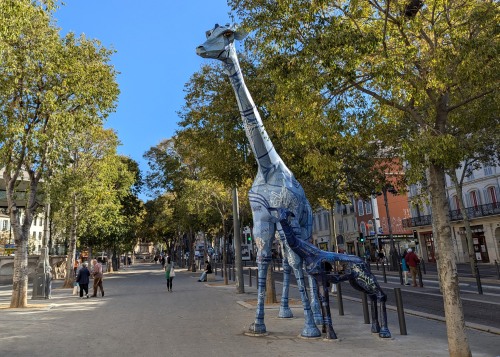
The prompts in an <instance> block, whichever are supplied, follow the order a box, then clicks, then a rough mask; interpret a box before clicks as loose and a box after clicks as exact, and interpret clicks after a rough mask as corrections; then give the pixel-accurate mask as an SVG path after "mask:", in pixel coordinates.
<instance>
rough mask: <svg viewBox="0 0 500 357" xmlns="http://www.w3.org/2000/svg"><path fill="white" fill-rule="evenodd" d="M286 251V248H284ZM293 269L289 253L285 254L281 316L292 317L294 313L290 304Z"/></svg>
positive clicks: (279, 315) (279, 314)
mask: <svg viewBox="0 0 500 357" xmlns="http://www.w3.org/2000/svg"><path fill="white" fill-rule="evenodd" d="M282 251H283V252H284V250H283V249H282ZM291 271H292V267H291V266H290V264H288V258H287V254H284V255H283V291H282V293H281V305H280V311H279V313H278V317H279V318H284V319H287V318H292V317H293V313H292V310H291V309H290V306H289V304H288V293H289V290H290V273H291Z"/></svg>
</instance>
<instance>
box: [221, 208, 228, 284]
mask: <svg viewBox="0 0 500 357" xmlns="http://www.w3.org/2000/svg"><path fill="white" fill-rule="evenodd" d="M226 242H227V232H226V222H225V220H224V218H222V249H221V253H222V271H223V274H224V285H229V279H228V276H227V249H226V246H227V244H226Z"/></svg>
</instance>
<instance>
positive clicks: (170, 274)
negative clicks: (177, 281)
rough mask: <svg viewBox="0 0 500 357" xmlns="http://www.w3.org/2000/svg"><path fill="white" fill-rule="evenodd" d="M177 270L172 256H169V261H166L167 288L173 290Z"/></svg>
mask: <svg viewBox="0 0 500 357" xmlns="http://www.w3.org/2000/svg"><path fill="white" fill-rule="evenodd" d="M174 276H175V270H174V263H173V262H172V260H171V259H170V256H169V257H167V261H166V263H165V279H167V290H168V291H170V292H172V280H174Z"/></svg>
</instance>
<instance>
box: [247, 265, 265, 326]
mask: <svg viewBox="0 0 500 357" xmlns="http://www.w3.org/2000/svg"><path fill="white" fill-rule="evenodd" d="M268 268H269V262H268V261H265V262H260V263H259V264H258V275H257V309H256V310H255V321H254V322H253V323H252V324H251V325H250V328H249V331H250V332H251V333H254V334H257V335H261V334H265V333H266V332H267V331H266V325H265V323H264V297H265V296H266V278H267V269H268Z"/></svg>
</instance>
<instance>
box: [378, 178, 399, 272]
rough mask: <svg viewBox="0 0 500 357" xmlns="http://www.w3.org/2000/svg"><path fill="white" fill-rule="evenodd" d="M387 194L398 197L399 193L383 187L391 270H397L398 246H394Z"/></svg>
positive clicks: (391, 188)
mask: <svg viewBox="0 0 500 357" xmlns="http://www.w3.org/2000/svg"><path fill="white" fill-rule="evenodd" d="M387 192H390V193H392V194H393V195H396V194H397V193H398V192H397V191H396V189H395V188H394V186H392V185H390V184H388V185H384V187H382V194H383V195H384V205H385V214H386V216H387V226H388V228H389V241H390V243H391V250H390V252H389V255H390V261H391V270H397V269H398V267H399V254H398V252H397V250H396V246H395V244H394V237H393V235H392V224H391V216H390V215H389V203H388V202H387Z"/></svg>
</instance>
